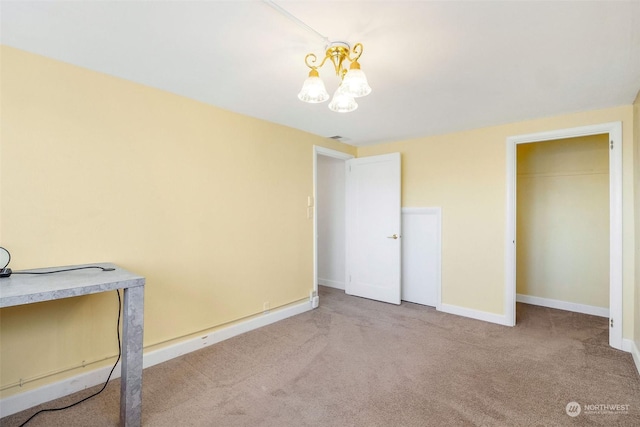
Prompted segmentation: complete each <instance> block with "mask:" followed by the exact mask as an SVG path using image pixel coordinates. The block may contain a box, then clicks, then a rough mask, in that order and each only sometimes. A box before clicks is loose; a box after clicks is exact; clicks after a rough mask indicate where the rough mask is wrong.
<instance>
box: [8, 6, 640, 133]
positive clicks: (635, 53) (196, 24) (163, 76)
mask: <svg viewBox="0 0 640 427" xmlns="http://www.w3.org/2000/svg"><path fill="white" fill-rule="evenodd" d="M275 2H276V3H277V4H278V5H279V6H281V7H283V8H284V9H286V10H288V11H289V12H290V13H292V14H293V15H295V16H296V17H297V18H299V19H300V20H302V21H304V22H305V23H306V24H307V25H309V26H310V27H312V28H314V29H315V30H316V31H317V32H319V33H322V34H323V35H325V36H327V37H328V38H329V39H330V40H332V41H337V40H340V41H347V42H349V43H351V44H352V45H353V44H355V43H357V42H361V43H362V44H363V45H364V53H363V55H362V57H361V59H360V63H361V65H362V70H363V71H365V73H366V74H367V77H368V79H369V84H370V85H371V87H372V88H373V92H372V93H371V95H369V96H368V97H365V98H360V99H359V100H358V103H359V108H358V109H357V110H356V111H354V112H352V113H345V114H340V113H334V112H332V111H330V110H329V109H328V108H327V104H326V103H325V104H315V105H314V104H306V103H303V102H301V101H299V100H298V99H297V97H296V95H297V93H298V91H299V90H300V87H301V85H302V82H303V81H304V79H305V78H306V76H307V73H308V68H307V67H306V65H305V64H304V57H305V55H306V54H307V53H310V52H313V53H316V54H318V55H321V54H323V52H324V45H325V42H324V41H323V40H322V38H321V37H319V36H317V35H316V34H314V33H313V32H312V31H309V30H307V29H305V28H303V27H302V26H300V25H298V24H296V22H294V21H292V20H290V19H287V18H286V17H285V16H283V15H282V14H280V13H278V12H277V11H276V10H275V9H274V8H272V7H270V6H269V5H268V4H266V3H265V2H261V1H73V2H70V1H55V0H54V1H40V2H34V1H17V2H14V1H4V0H3V1H1V3H0V16H1V22H0V24H1V30H0V37H1V42H2V44H5V45H8V46H13V47H16V48H19V49H23V50H26V51H29V52H34V53H37V54H41V55H44V56H47V57H51V58H54V59H57V60H61V61H64V62H68V63H71V64H75V65H79V66H82V67H86V68H89V69H92V70H96V71H100V72H103V73H107V74H110V75H113V76H118V77H122V78H125V79H128V80H132V81H135V82H138V83H142V84H145V85H148V86H153V87H156V88H160V89H163V90H166V91H169V92H172V93H175V94H179V95H183V96H186V97H189V98H193V99H196V100H199V101H202V102H205V103H208V104H211V105H215V106H218V107H221V108H224V109H227V110H231V111H236V112H239V113H242V114H246V115H249V116H253V117H258V118H261V119H264V120H268V121H271V122H275V123H280V124H284V125H287V126H291V127H294V128H298V129H302V130H305V131H308V132H311V133H314V134H318V135H322V136H327V137H329V136H334V135H340V136H343V137H345V138H346V140H345V142H347V143H349V144H352V145H365V144H374V143H379V142H386V141H395V140H401V139H406V138H413V137H420V136H427V135H434V134H441V133H448V132H454V131H459V130H466V129H474V128H479V127H484V126H491V125H497V124H503V123H509V122H515V121H522V120H527V119H533V118H538V117H547V116H554V115H559V114H563V113H569V112H576V111H586V110H593V109H599V108H607V107H612V106H618V105H628V104H631V103H632V102H633V100H634V99H635V96H636V94H637V93H638V90H639V89H640V1H630V2H619V1H596V2H565V1H556V2H549V1H531V2H523V1H499V2H498V1H466V2H462V1H444V2H431V1H284V0H282V1H279V0H276V1H275ZM320 74H321V76H322V77H323V79H324V81H325V83H326V85H327V89H328V90H329V92H333V90H334V89H335V87H336V86H337V84H338V81H337V77H335V73H334V71H333V69H332V68H331V64H327V65H326V66H325V67H324V68H323V69H321V70H320Z"/></svg>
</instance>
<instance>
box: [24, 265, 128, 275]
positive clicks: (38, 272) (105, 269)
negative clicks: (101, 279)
mask: <svg viewBox="0 0 640 427" xmlns="http://www.w3.org/2000/svg"><path fill="white" fill-rule="evenodd" d="M86 268H99V269H101V270H102V271H114V270H115V268H111V267H100V266H99V265H91V266H87V267H74V268H65V269H62V270H53V271H14V272H13V274H52V273H62V272H63V271H74V270H84V269H86Z"/></svg>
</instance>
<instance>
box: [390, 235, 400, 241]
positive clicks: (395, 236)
mask: <svg viewBox="0 0 640 427" xmlns="http://www.w3.org/2000/svg"><path fill="white" fill-rule="evenodd" d="M398 237H400V236H398V235H397V234H394V235H393V236H387V239H393V240H396V239H397V238H398Z"/></svg>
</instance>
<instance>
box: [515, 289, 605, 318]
mask: <svg viewBox="0 0 640 427" xmlns="http://www.w3.org/2000/svg"><path fill="white" fill-rule="evenodd" d="M516 301H517V302H523V303H525V304H532V305H539V306H542V307H549V308H557V309H559V310H566V311H573V312H575V313H583V314H590V315H592V316H599V317H607V318H608V317H609V309H608V308H604V307H596V306H593V305H586V304H577V303H574V302H567V301H559V300H555V299H550V298H540V297H534V296H531V295H523V294H516Z"/></svg>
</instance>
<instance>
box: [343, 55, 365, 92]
mask: <svg viewBox="0 0 640 427" xmlns="http://www.w3.org/2000/svg"><path fill="white" fill-rule="evenodd" d="M355 64H357V65H356V66H355V67H354V65H355ZM342 87H343V90H344V91H345V92H347V93H349V94H350V95H351V96H353V97H354V98H358V97H360V96H367V95H369V94H370V93H371V87H370V86H369V83H367V76H365V75H364V71H362V70H361V69H360V64H358V63H357V62H354V63H353V64H351V68H350V69H349V71H348V72H347V74H346V75H345V76H344V79H343V80H342Z"/></svg>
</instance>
